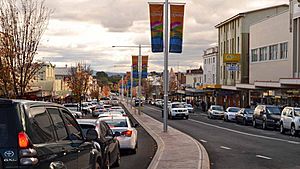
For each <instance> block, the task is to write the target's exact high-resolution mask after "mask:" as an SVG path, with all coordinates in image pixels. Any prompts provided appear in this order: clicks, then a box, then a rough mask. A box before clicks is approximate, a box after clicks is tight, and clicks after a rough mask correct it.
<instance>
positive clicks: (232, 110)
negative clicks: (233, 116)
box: [229, 108, 240, 112]
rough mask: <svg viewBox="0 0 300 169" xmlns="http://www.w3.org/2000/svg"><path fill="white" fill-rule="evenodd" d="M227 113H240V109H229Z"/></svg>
mask: <svg viewBox="0 0 300 169" xmlns="http://www.w3.org/2000/svg"><path fill="white" fill-rule="evenodd" d="M229 111H230V112H238V111H240V108H230V109H229Z"/></svg>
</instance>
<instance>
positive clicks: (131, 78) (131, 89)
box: [130, 66, 133, 108]
mask: <svg viewBox="0 0 300 169" xmlns="http://www.w3.org/2000/svg"><path fill="white" fill-rule="evenodd" d="M130 81H131V84H130V94H131V95H130V106H131V108H132V98H133V97H132V96H133V67H132V66H131V76H130Z"/></svg>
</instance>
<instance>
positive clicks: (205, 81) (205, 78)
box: [204, 75, 206, 83]
mask: <svg viewBox="0 0 300 169" xmlns="http://www.w3.org/2000/svg"><path fill="white" fill-rule="evenodd" d="M204 83H206V75H204Z"/></svg>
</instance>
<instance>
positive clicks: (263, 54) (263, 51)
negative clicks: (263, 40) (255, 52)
mask: <svg viewBox="0 0 300 169" xmlns="http://www.w3.org/2000/svg"><path fill="white" fill-rule="evenodd" d="M267 59H268V48H267V47H262V48H259V61H265V60H267Z"/></svg>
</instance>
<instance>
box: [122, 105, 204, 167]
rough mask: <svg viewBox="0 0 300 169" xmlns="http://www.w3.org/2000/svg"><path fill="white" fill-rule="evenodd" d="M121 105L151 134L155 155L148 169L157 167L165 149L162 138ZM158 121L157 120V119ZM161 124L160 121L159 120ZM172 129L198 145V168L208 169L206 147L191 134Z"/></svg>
mask: <svg viewBox="0 0 300 169" xmlns="http://www.w3.org/2000/svg"><path fill="white" fill-rule="evenodd" d="M122 104H123V106H124V107H125V108H126V109H127V110H128V111H129V112H130V113H131V115H132V116H133V117H134V118H135V119H136V120H137V121H138V123H139V124H141V126H142V127H143V128H144V129H145V130H146V131H147V132H148V133H149V134H150V135H151V137H152V138H153V139H154V140H155V141H156V143H157V151H156V153H155V156H154V157H153V159H152V161H151V163H150V164H149V166H148V169H157V168H158V164H159V160H160V159H161V156H162V155H163V152H164V149H165V145H164V144H165V143H164V141H163V139H162V138H161V137H160V136H159V135H158V134H156V133H155V132H154V131H153V130H152V129H151V128H149V127H148V126H147V125H145V124H144V122H143V121H142V120H140V119H139V117H138V116H137V115H136V114H135V110H134V109H132V108H130V107H129V106H128V105H127V104H126V103H122ZM143 116H146V117H147V118H149V119H151V120H155V121H157V120H156V119H154V118H152V117H150V116H148V115H146V114H144V113H143ZM157 122H159V121H157ZM159 123H160V124H161V126H163V125H162V123H161V122H159ZM169 128H172V130H175V131H176V132H179V133H181V134H183V135H185V136H186V137H187V138H189V139H190V140H192V141H193V142H194V143H195V144H196V145H197V147H198V152H199V162H198V169H210V161H209V156H208V153H207V151H206V149H205V148H204V147H203V145H202V144H201V143H200V142H199V141H197V140H196V139H194V138H192V137H191V136H189V135H187V134H185V133H183V132H181V131H179V130H177V129H175V128H173V127H170V126H169Z"/></svg>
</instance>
